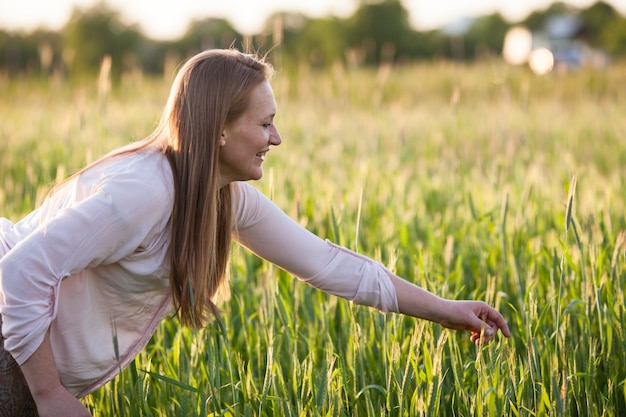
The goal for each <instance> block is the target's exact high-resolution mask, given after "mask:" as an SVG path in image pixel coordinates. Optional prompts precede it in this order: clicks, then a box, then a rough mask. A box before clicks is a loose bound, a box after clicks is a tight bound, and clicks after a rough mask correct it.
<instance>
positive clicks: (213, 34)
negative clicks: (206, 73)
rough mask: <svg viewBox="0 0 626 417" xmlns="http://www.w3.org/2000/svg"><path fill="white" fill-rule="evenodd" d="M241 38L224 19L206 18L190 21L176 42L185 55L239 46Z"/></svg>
mask: <svg viewBox="0 0 626 417" xmlns="http://www.w3.org/2000/svg"><path fill="white" fill-rule="evenodd" d="M242 41H243V36H242V35H241V34H240V33H239V32H237V30H236V29H235V28H234V27H233V26H232V25H231V24H230V23H229V22H228V21H227V20H225V19H218V18H212V17H211V18H207V19H201V20H194V21H192V22H191V23H190V24H189V26H188V28H187V31H186V32H185V35H184V36H183V37H182V38H181V39H180V40H179V41H178V42H176V43H175V44H176V46H177V47H179V48H182V52H183V53H184V54H185V55H192V54H195V53H197V52H199V51H201V50H204V49H209V48H228V47H230V46H240V44H241V42H242Z"/></svg>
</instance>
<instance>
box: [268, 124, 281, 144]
mask: <svg viewBox="0 0 626 417" xmlns="http://www.w3.org/2000/svg"><path fill="white" fill-rule="evenodd" d="M271 129H272V130H271V131H270V145H274V146H278V145H280V144H281V143H282V141H283V139H282V138H281V137H280V133H278V129H277V128H276V126H275V125H273V124H272V127H271Z"/></svg>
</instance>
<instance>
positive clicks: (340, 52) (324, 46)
mask: <svg viewBox="0 0 626 417" xmlns="http://www.w3.org/2000/svg"><path fill="white" fill-rule="evenodd" d="M276 18H280V19H282V30H283V34H282V38H283V42H282V45H280V46H279V47H280V48H281V49H282V53H283V54H284V55H285V56H288V57H289V60H290V61H293V62H307V63H309V64H310V65H312V66H314V67H322V66H328V65H331V64H333V63H334V62H337V61H343V59H344V52H345V50H346V27H345V25H344V23H343V21H342V20H340V19H338V18H335V17H329V18H323V19H309V18H307V17H305V16H304V15H302V14H296V13H282V14H280V15H279V16H278V15H274V16H273V17H272V19H276Z"/></svg>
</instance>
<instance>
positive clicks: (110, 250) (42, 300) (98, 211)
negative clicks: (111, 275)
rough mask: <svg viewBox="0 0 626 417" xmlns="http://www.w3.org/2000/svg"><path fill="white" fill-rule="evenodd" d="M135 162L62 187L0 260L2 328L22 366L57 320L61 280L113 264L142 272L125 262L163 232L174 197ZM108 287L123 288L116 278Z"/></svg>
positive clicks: (138, 265)
mask: <svg viewBox="0 0 626 417" xmlns="http://www.w3.org/2000/svg"><path fill="white" fill-rule="evenodd" d="M134 163H135V164H140V166H143V169H141V168H137V167H130V165H132V164H129V167H130V168H129V169H126V168H120V167H119V166H116V165H115V162H113V163H112V165H113V169H108V170H107V166H106V164H107V163H105V164H103V166H102V167H98V169H94V170H92V171H91V172H87V173H85V174H84V175H82V176H81V177H79V178H78V179H76V180H74V181H73V182H72V183H70V184H67V185H66V189H63V190H61V191H60V192H59V194H58V196H57V197H56V200H55V199H54V198H53V200H51V201H49V202H48V205H46V206H43V207H42V208H41V209H42V210H41V211H40V212H38V217H36V219H38V220H40V221H39V224H32V227H33V229H32V230H31V231H30V233H28V235H26V236H25V237H23V238H22V239H21V240H20V241H19V242H17V244H15V246H13V247H12V248H11V249H10V250H9V251H8V252H7V253H6V254H5V255H4V256H3V257H2V259H0V312H1V314H2V318H3V328H2V331H3V334H4V336H5V338H6V341H5V347H6V349H7V350H8V351H9V352H11V353H12V354H13V356H14V357H15V359H16V361H17V362H18V363H19V364H22V363H23V362H24V361H26V360H27V359H28V358H29V357H30V355H31V354H32V353H33V352H34V350H35V349H36V348H37V347H38V346H39V345H40V344H41V342H42V340H43V337H44V335H45V333H46V331H47V329H48V328H49V327H50V324H51V322H52V320H53V319H54V318H55V316H56V314H57V309H58V302H59V298H60V297H61V298H62V297H63V295H62V294H63V292H62V291H61V284H62V282H63V281H64V279H66V278H68V277H71V276H80V274H81V273H82V272H83V271H84V270H86V269H92V268H98V267H100V268H103V269H104V268H106V267H107V266H108V265H113V264H118V265H122V266H124V267H125V268H126V270H127V271H126V273H127V275H128V274H131V273H133V272H136V273H142V271H141V268H145V267H146V264H145V263H143V264H142V263H134V264H133V263H132V262H126V263H124V260H125V259H128V257H129V256H131V255H134V254H138V253H139V254H140V253H141V252H142V251H147V250H148V249H151V248H149V247H148V246H149V245H151V244H152V243H151V242H153V241H154V239H153V236H158V235H159V233H162V230H163V229H164V227H165V224H166V223H167V221H168V218H169V214H170V212H171V196H170V195H168V194H167V192H164V190H167V187H166V185H165V182H164V180H163V178H165V177H164V176H163V175H161V176H160V177H161V178H162V180H161V181H159V175H155V173H156V172H155V169H158V168H156V167H154V166H147V165H148V164H143V161H142V160H141V159H140V158H135V159H134ZM121 165H123V164H121ZM112 173H114V174H113V175H111V174H112ZM46 211H50V212H49V213H47V214H46ZM47 216H49V218H48V217H47ZM31 220H32V219H31ZM31 223H35V222H33V221H31ZM19 226H20V225H19V224H18V225H17V226H16V227H19ZM133 268H139V269H138V270H137V271H133ZM118 276H119V277H120V279H121V277H123V276H124V275H122V274H120V275H118ZM107 285H109V287H113V286H115V285H120V286H121V287H123V286H124V285H128V284H125V283H119V284H116V283H115V282H114V279H113V280H111V283H110V284H107ZM99 295H100V294H95V296H99ZM94 301H95V300H92V302H94ZM63 302H64V303H66V304H67V305H70V306H71V304H74V303H76V301H74V300H71V299H67V300H63ZM75 305H79V303H76V304H75ZM92 305H93V304H92ZM79 314H84V313H83V312H80V313H79ZM107 320H109V318H107Z"/></svg>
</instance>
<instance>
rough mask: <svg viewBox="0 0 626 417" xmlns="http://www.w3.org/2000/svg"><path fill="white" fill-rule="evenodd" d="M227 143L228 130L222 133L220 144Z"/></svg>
mask: <svg viewBox="0 0 626 417" xmlns="http://www.w3.org/2000/svg"><path fill="white" fill-rule="evenodd" d="M224 145H226V131H225V130H223V131H222V135H221V137H220V146H224Z"/></svg>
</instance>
